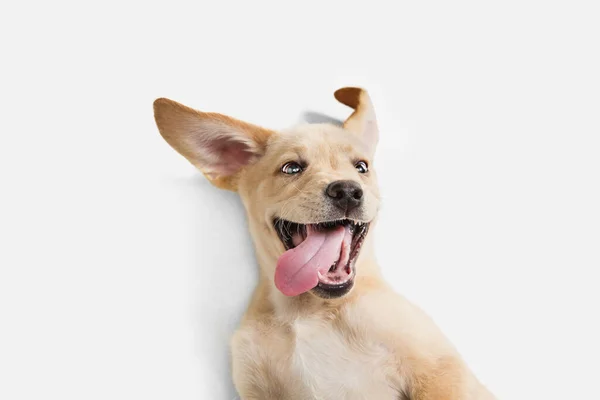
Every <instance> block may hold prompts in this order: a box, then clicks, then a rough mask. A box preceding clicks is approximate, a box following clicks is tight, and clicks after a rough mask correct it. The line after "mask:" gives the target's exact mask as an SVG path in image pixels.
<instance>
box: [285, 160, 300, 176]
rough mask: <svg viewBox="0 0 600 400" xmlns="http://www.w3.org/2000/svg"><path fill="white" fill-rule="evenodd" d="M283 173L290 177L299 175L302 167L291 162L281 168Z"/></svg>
mask: <svg viewBox="0 0 600 400" xmlns="http://www.w3.org/2000/svg"><path fill="white" fill-rule="evenodd" d="M281 172H283V173H284V174H288V175H295V174H299V173H300V172H302V166H301V165H300V164H298V163H297V162H294V161H291V162H288V163H285V164H283V167H281Z"/></svg>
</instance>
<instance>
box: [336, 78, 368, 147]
mask: <svg viewBox="0 0 600 400" xmlns="http://www.w3.org/2000/svg"><path fill="white" fill-rule="evenodd" d="M334 96H335V98H336V99H337V100H338V101H339V102H340V103H342V104H345V105H347V106H348V107H352V108H353V109H354V112H353V113H352V114H351V115H350V116H349V117H348V119H347V120H346V121H345V122H344V128H345V129H347V130H349V131H351V132H353V133H355V134H356V135H359V136H360V137H362V138H363V140H364V141H365V143H367V145H368V146H369V148H370V149H371V151H375V147H376V146H377V141H378V140H379V128H378V127H377V119H376V118H375V109H374V108H373V103H372V102H371V97H370V96H369V94H368V93H367V91H366V90H364V89H362V88H358V87H345V88H341V89H338V90H336V91H335V93H334Z"/></svg>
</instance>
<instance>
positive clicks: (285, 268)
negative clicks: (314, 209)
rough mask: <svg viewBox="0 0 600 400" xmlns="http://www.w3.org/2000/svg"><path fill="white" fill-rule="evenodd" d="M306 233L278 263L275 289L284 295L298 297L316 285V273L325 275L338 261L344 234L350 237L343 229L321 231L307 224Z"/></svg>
mask: <svg viewBox="0 0 600 400" xmlns="http://www.w3.org/2000/svg"><path fill="white" fill-rule="evenodd" d="M306 230H307V231H306V239H305V240H304V241H303V242H302V243H300V245H299V246H297V247H294V248H293V249H291V250H288V251H286V252H285V253H283V254H282V255H281V257H279V260H277V268H276V269H275V286H276V287H277V289H279V290H280V291H281V293H283V294H285V295H286V296H297V295H299V294H301V293H304V292H307V291H309V290H310V289H312V288H314V287H315V286H317V284H318V283H319V277H318V275H317V271H319V272H321V274H325V273H327V271H328V270H329V268H330V267H331V265H332V264H333V263H334V262H335V261H336V260H337V259H338V258H340V253H341V249H342V243H343V242H344V237H345V236H346V233H348V234H350V233H349V229H346V228H344V227H343V226H338V227H337V228H335V229H333V230H330V231H327V232H322V231H315V230H314V229H313V228H312V227H311V225H307V226H306ZM346 231H348V232H346Z"/></svg>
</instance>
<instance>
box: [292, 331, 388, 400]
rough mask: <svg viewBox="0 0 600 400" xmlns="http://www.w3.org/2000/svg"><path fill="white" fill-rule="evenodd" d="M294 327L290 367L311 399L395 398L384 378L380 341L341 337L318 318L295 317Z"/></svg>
mask: <svg viewBox="0 0 600 400" xmlns="http://www.w3.org/2000/svg"><path fill="white" fill-rule="evenodd" d="M294 329H295V333H296V343H295V349H294V353H293V358H292V368H293V370H294V373H295V374H296V375H297V376H298V377H299V378H300V379H301V381H302V383H303V384H304V385H305V386H306V387H307V388H308V389H309V390H310V391H311V392H312V393H313V395H314V398H315V399H319V400H330V399H331V400H333V399H336V400H339V399H348V400H354V399H356V400H358V399H380V400H387V399H390V400H391V399H394V400H395V399H397V398H398V391H397V390H395V389H394V388H392V387H391V383H390V382H389V379H388V377H389V374H390V373H391V371H390V354H389V352H388V351H387V350H386V349H385V348H384V347H383V346H382V345H380V344H377V343H369V342H368V341H367V340H361V339H357V338H355V337H353V338H350V337H345V335H344V334H343V333H342V332H340V331H339V330H336V329H334V327H333V326H332V324H330V323H329V322H326V321H323V320H322V319H301V320H298V321H296V323H295V324H294ZM346 335H347V334H346Z"/></svg>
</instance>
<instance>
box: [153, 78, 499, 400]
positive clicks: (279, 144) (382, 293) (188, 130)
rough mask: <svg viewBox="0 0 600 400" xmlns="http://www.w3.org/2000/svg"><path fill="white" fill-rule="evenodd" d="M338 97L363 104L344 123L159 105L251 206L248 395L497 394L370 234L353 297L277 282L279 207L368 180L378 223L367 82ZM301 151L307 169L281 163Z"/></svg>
mask: <svg viewBox="0 0 600 400" xmlns="http://www.w3.org/2000/svg"><path fill="white" fill-rule="evenodd" d="M336 98H337V99H338V100H339V101H341V102H342V103H344V104H346V105H348V106H350V107H352V108H354V109H355V111H354V112H353V114H352V115H351V116H350V117H349V118H348V120H347V121H346V122H345V123H344V126H343V127H337V126H333V125H326V124H314V125H303V126H300V127H296V128H294V129H290V130H289V131H286V132H274V131H271V130H268V129H264V128H261V127H258V126H254V125H251V124H247V123H245V122H242V121H238V120H235V119H233V118H230V117H226V116H223V115H220V114H214V113H203V112H199V111H195V110H192V109H190V108H187V107H185V106H182V105H181V104H178V103H176V102H174V101H171V100H168V99H158V100H157V101H156V102H155V103H154V109H155V118H156V122H157V125H158V128H159V130H160V132H161V134H162V135H163V137H164V138H165V139H166V140H167V142H169V144H171V145H172V146H173V147H174V148H175V149H176V150H177V151H178V152H179V153H181V154H182V155H183V156H185V157H186V158H187V159H188V160H189V161H190V162H191V163H193V164H194V165H196V166H197V167H198V168H199V169H200V170H202V171H203V172H204V173H205V175H206V176H207V178H208V179H209V180H211V182H213V183H214V184H215V185H216V186H218V187H220V188H224V189H229V190H235V191H237V192H238V193H239V195H240V196H241V198H242V201H243V203H244V206H245V208H246V211H247V215H248V221H249V226H250V231H251V234H252V238H253V240H254V244H255V247H256V253H257V258H258V263H259V265H260V279H259V284H258V287H257V288H256V291H255V293H254V296H253V299H252V301H251V303H250V305H249V307H248V310H247V312H246V314H245V316H244V318H243V321H242V323H241V325H240V327H239V329H238V330H237V332H236V333H235V335H234V337H233V339H232V342H231V350H232V365H233V380H234V383H235V386H236V388H237V390H238V392H239V394H240V397H241V398H242V399H243V400H251V399H261V400H264V399H281V400H292V399H294V400H308V399H323V400H334V399H335V400H339V399H357V400H358V399H377V400H388V399H389V400H392V399H394V400H398V399H413V400H429V399H455V400H459V399H460V400H476V399H477V400H483V399H493V398H494V397H493V396H492V394H490V393H489V392H488V391H487V389H486V388H485V387H484V386H482V385H481V384H480V383H479V382H478V380H477V379H476V378H475V376H474V375H473V374H472V373H471V371H470V370H469V369H468V367H467V366H466V365H465V363H464V362H463V360H462V359H461V357H460V356H459V354H457V352H456V350H455V349H454V347H453V346H452V345H451V344H450V343H449V342H448V340H447V339H446V338H445V337H444V335H443V334H442V333H441V332H440V331H439V330H438V328H437V327H436V326H435V324H434V323H433V322H432V321H431V320H430V319H429V317H427V316H426V315H425V314H424V313H423V312H422V311H421V310H420V309H419V308H417V307H416V306H414V305H413V304H411V303H410V302H409V301H407V300H406V299H405V298H403V297H402V296H400V295H398V294H396V293H395V292H394V291H393V290H392V289H391V288H390V287H389V286H388V285H387V284H386V283H385V282H384V280H383V279H382V277H381V275H380V272H379V267H378V265H377V262H376V260H375V256H374V254H373V246H372V237H373V235H372V234H368V235H367V238H366V241H365V244H364V245H363V248H362V251H361V253H360V256H359V258H358V260H357V262H356V274H357V275H356V279H355V286H354V289H353V290H352V291H351V292H350V293H349V294H348V295H346V296H344V297H342V298H339V299H335V300H325V299H322V298H320V297H317V296H315V295H313V294H312V293H311V292H308V293H305V294H302V295H299V296H296V297H286V296H284V295H283V294H281V293H280V292H279V291H278V290H277V289H276V288H275V286H274V283H273V277H274V271H275V266H276V263H277V259H278V257H279V256H280V255H281V254H282V253H283V252H284V247H283V244H282V243H281V240H280V239H279V238H278V236H277V234H276V232H275V229H274V227H273V223H272V221H273V218H274V217H280V218H285V219H287V220H291V221H294V222H298V223H316V222H323V221H325V220H327V214H328V212H329V207H331V206H330V205H329V204H327V202H326V201H325V199H324V196H323V195H322V194H323V190H324V187H325V186H326V185H327V184H328V183H329V182H332V181H334V180H340V179H344V180H354V181H358V182H360V184H361V187H362V188H363V190H364V192H365V195H364V206H363V207H362V215H361V220H364V221H372V223H371V228H370V229H371V231H372V230H373V227H374V224H375V222H376V221H375V220H376V216H377V210H378V209H379V201H380V199H379V191H378V187H377V179H376V175H375V170H374V164H373V154H374V150H375V146H376V144H377V135H378V129H377V123H376V120H375V113H374V109H373V106H372V104H371V101H370V99H369V96H368V94H367V92H366V91H364V90H362V89H358V88H344V89H340V90H339V91H337V92H336ZM228 157H229V158H228ZM236 157H237V158H236ZM357 159H360V160H365V161H367V162H368V163H369V165H370V171H369V173H368V174H359V173H358V172H357V171H356V169H355V167H354V164H353V162H354V160H357ZM236 160H241V161H239V162H238V161H236ZM297 160H302V161H304V162H306V163H307V165H308V167H307V168H306V170H305V171H304V172H303V173H302V174H301V176H298V177H290V176H286V175H285V174H282V173H281V171H280V168H281V166H282V165H283V164H284V163H286V162H288V161H297ZM229 161H232V162H229Z"/></svg>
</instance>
